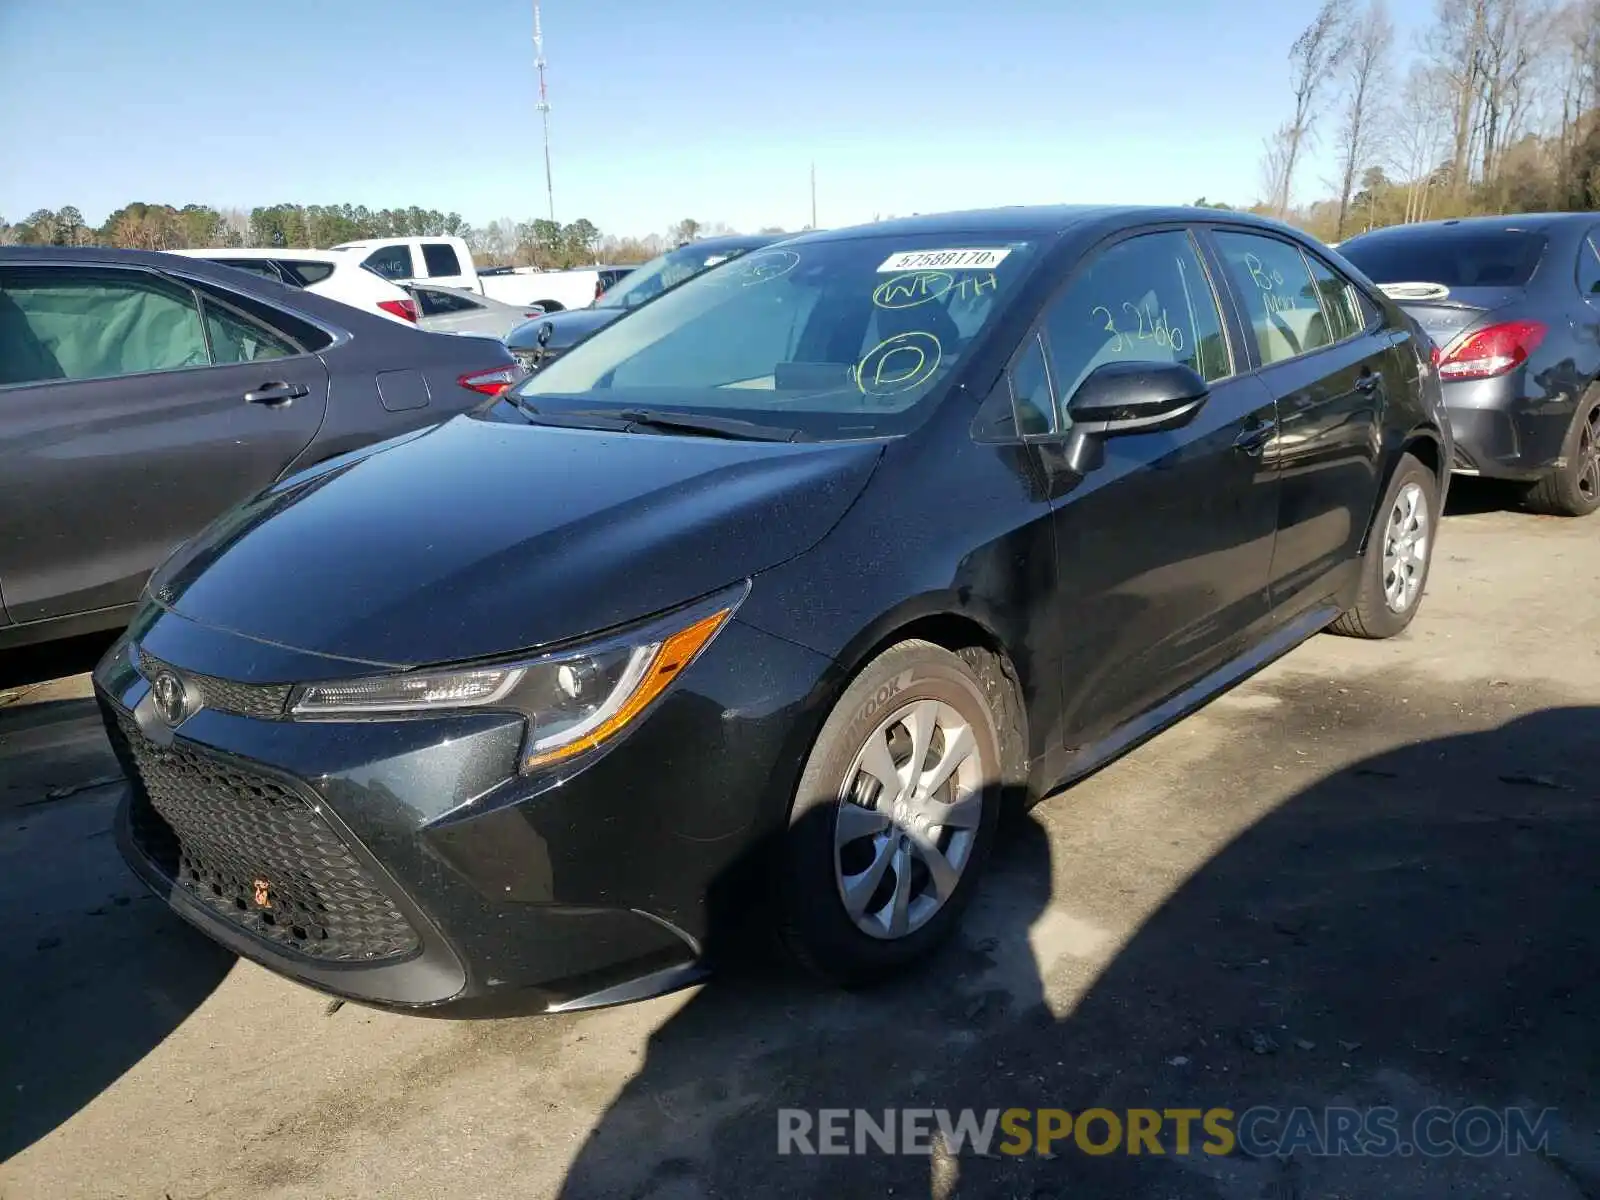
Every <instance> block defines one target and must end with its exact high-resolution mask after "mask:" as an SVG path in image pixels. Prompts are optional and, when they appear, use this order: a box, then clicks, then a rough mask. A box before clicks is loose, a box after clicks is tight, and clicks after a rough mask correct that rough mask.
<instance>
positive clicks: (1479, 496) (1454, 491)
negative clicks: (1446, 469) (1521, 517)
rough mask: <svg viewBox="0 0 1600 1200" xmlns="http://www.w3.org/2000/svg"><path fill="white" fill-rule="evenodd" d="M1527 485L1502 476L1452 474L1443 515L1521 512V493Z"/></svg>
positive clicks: (1464, 515)
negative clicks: (1487, 476) (1486, 477)
mask: <svg viewBox="0 0 1600 1200" xmlns="http://www.w3.org/2000/svg"><path fill="white" fill-rule="evenodd" d="M1526 487H1527V485H1526V484H1522V485H1518V484H1515V483H1511V482H1508V481H1507V480H1504V479H1485V478H1483V477H1482V476H1474V475H1456V476H1453V477H1452V478H1451V480H1450V494H1449V496H1448V497H1446V499H1445V503H1444V515H1445V516H1447V517H1469V516H1477V515H1479V514H1480V513H1492V512H1520V511H1522V509H1523V503H1522V493H1523V492H1524V490H1526Z"/></svg>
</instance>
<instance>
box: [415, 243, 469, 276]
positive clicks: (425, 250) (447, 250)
mask: <svg viewBox="0 0 1600 1200" xmlns="http://www.w3.org/2000/svg"><path fill="white" fill-rule="evenodd" d="M422 261H423V262H425V263H427V264H428V274H429V275H459V274H461V260H460V259H459V258H458V257H456V248H455V247H454V246H452V245H450V244H449V243H448V242H423V243H422Z"/></svg>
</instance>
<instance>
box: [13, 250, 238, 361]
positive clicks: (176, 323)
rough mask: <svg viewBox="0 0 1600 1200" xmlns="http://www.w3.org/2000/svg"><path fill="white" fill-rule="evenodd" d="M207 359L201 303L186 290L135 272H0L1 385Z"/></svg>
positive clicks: (39, 269) (36, 269) (65, 269)
mask: <svg viewBox="0 0 1600 1200" xmlns="http://www.w3.org/2000/svg"><path fill="white" fill-rule="evenodd" d="M210 361H211V359H210V356H209V355H208V354H207V352H206V338H205V332H204V330H203V329H202V327H201V325H200V308H199V305H198V304H197V303H196V301H195V297H194V293H192V292H190V291H189V290H188V289H187V288H181V287H178V286H176V285H175V284H172V283H169V282H168V281H166V280H164V279H160V278H157V277H156V276H153V275H145V274H143V273H141V272H137V271H116V270H104V269H100V270H97V269H95V268H92V267H86V268H79V267H11V268H7V269H5V270H0V384H7V383H36V382H40V381H43V380H51V379H105V378H110V377H114V376H119V375H138V374H143V373H145V372H149V371H175V370H179V369H181V368H184V367H203V366H207V365H209V363H210Z"/></svg>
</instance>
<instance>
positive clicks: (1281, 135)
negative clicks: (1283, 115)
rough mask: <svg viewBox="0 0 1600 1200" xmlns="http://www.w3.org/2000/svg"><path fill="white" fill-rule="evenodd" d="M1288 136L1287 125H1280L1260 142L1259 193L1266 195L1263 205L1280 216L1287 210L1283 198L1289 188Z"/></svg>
mask: <svg viewBox="0 0 1600 1200" xmlns="http://www.w3.org/2000/svg"><path fill="white" fill-rule="evenodd" d="M1289 138H1290V129H1289V126H1288V125H1280V126H1278V128H1277V129H1275V130H1274V131H1273V132H1272V133H1271V134H1270V135H1268V136H1267V137H1265V138H1263V139H1262V142H1261V194H1262V195H1263V196H1265V197H1266V203H1265V205H1264V206H1263V207H1264V209H1265V210H1267V211H1271V212H1274V213H1276V214H1277V215H1278V216H1280V217H1281V216H1283V215H1284V214H1285V213H1286V212H1287V211H1288V210H1287V205H1286V204H1285V203H1284V201H1283V198H1284V197H1285V196H1286V195H1287V194H1288V190H1289V189H1288V187H1287V177H1288V171H1287V168H1288V163H1289Z"/></svg>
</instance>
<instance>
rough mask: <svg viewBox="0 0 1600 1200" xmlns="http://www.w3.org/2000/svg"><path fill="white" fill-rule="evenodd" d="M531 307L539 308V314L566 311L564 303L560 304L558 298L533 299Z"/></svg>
mask: <svg viewBox="0 0 1600 1200" xmlns="http://www.w3.org/2000/svg"><path fill="white" fill-rule="evenodd" d="M533 307H534V308H537V309H539V310H540V313H541V315H542V314H544V313H553V312H564V311H566V305H564V304H562V303H561V301H559V300H535V301H534V302H533Z"/></svg>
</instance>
